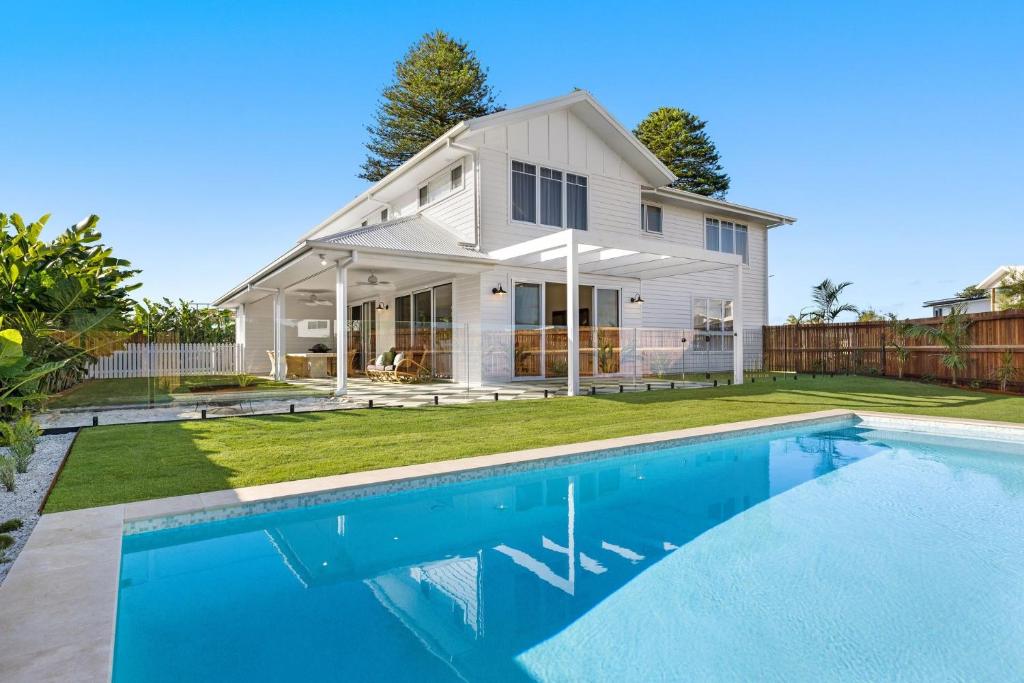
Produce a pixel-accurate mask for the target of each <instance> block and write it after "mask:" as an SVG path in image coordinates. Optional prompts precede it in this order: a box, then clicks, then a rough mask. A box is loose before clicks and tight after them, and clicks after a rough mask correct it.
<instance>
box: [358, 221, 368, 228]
mask: <svg viewBox="0 0 1024 683" xmlns="http://www.w3.org/2000/svg"><path fill="white" fill-rule="evenodd" d="M369 223H370V221H363V222H362V223H360V224H359V227H360V228H365V227H366V226H367V225H369Z"/></svg>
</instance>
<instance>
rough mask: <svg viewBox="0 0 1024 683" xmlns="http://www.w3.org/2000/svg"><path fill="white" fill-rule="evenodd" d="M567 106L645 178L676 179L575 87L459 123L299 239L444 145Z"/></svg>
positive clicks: (654, 182)
mask: <svg viewBox="0 0 1024 683" xmlns="http://www.w3.org/2000/svg"><path fill="white" fill-rule="evenodd" d="M563 108H568V109H571V110H572V112H573V113H574V114H575V115H576V116H578V117H579V118H580V119H581V120H582V121H583V122H584V123H586V124H587V125H588V126H590V127H592V128H594V130H595V131H597V132H598V133H600V134H601V136H602V139H604V140H605V142H606V143H607V144H608V146H609V147H611V148H612V149H613V150H614V151H615V152H616V153H618V154H619V155H620V156H621V157H622V158H623V159H625V160H626V162H627V163H629V164H630V165H631V166H632V167H633V168H635V169H636V170H637V172H638V173H640V175H641V177H642V178H644V180H646V181H647V182H648V183H650V185H651V187H662V186H665V185H668V184H669V183H672V182H673V181H675V179H676V176H675V175H674V174H673V173H672V171H670V170H668V167H667V166H665V164H663V163H661V160H659V159H658V157H656V156H654V153H653V152H651V150H649V149H647V147H645V146H644V144H643V143H642V142H640V141H639V140H637V139H636V136H634V135H633V134H632V133H631V132H629V130H627V129H626V128H625V127H624V126H623V125H622V124H621V123H619V122H618V121H617V120H616V119H615V117H613V116H612V115H611V114H610V113H608V110H607V109H605V108H604V107H603V106H601V104H600V103H599V102H598V101H597V100H596V99H594V96H593V95H591V94H590V93H589V92H587V91H586V90H575V91H573V92H571V93H569V94H568V95H560V96H558V97H552V98H550V99H546V100H541V101H540V102H534V103H533V104H527V105H524V106H522V107H515V108H512V109H505V110H504V111H499V112H495V113H494V114H488V115H486V116H479V117H477V118H475V119H469V120H467V121H462V122H461V123H457V124H455V125H454V126H452V127H451V128H449V129H448V132H446V133H445V134H444V135H442V136H440V137H439V138H437V139H436V140H434V141H433V142H431V143H430V144H429V145H427V146H426V147H424V148H423V149H421V150H420V151H419V152H417V153H416V154H414V155H412V157H410V158H409V160H408V161H406V162H405V163H404V164H402V165H401V166H399V167H398V168H396V169H395V170H393V171H391V173H388V174H387V175H386V176H384V177H383V178H381V179H380V180H378V181H377V182H376V183H374V184H373V185H371V186H370V187H369V188H367V189H366V190H364V191H363V192H361V193H359V194H358V195H356V196H355V197H354V198H353V199H352V200H351V201H350V202H348V203H347V204H345V205H344V206H342V207H341V208H340V209H338V210H337V211H335V212H334V213H332V214H331V215H330V216H328V217H327V218H325V219H324V220H322V221H320V223H318V224H317V225H316V226H315V227H313V228H312V229H311V230H309V231H307V232H306V233H304V234H303V235H302V237H300V238H299V240H298V241H299V242H301V241H302V240H304V239H307V238H309V237H310V236H311V235H314V234H316V233H317V232H319V231H320V230H323V229H324V228H325V227H327V226H328V225H330V224H331V223H332V222H333V221H335V220H336V219H338V218H339V217H341V216H343V215H344V214H346V213H347V212H348V211H349V210H351V209H353V208H354V207H356V206H358V205H359V204H361V203H362V202H364V201H366V200H367V199H372V198H373V195H374V194H375V193H377V192H379V191H381V190H382V189H384V188H385V187H387V186H388V185H390V184H391V183H393V182H395V181H396V180H398V179H399V178H400V177H402V176H403V175H405V174H406V173H407V172H408V171H410V170H411V169H413V168H415V166H416V164H418V163H419V162H420V161H422V160H423V159H425V158H427V157H429V156H430V155H431V154H433V153H434V152H436V151H437V150H439V149H441V148H442V147H445V146H447V145H449V144H451V143H452V142H455V141H456V140H457V139H458V138H459V137H461V136H463V135H468V134H470V133H473V132H478V131H482V130H485V129H487V128H491V127H493V126H499V125H507V124H509V123H514V122H516V121H520V120H526V119H530V118H533V117H535V116H540V115H541V114H545V113H547V112H550V111H556V110H558V109H563Z"/></svg>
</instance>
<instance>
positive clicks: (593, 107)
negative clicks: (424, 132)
mask: <svg viewBox="0 0 1024 683" xmlns="http://www.w3.org/2000/svg"><path fill="white" fill-rule="evenodd" d="M559 109H569V110H570V111H572V113H573V114H575V115H576V116H577V117H579V118H580V119H581V120H582V121H583V122H584V123H585V124H587V125H588V126H589V127H590V128H592V129H593V130H594V131H595V132H596V133H598V134H599V135H600V136H601V139H602V140H603V141H604V142H605V143H606V144H607V145H608V146H609V147H611V148H612V150H614V151H615V152H616V153H617V154H618V155H619V156H621V157H622V158H623V159H625V160H626V162H627V163H628V164H629V165H630V166H632V167H633V168H634V169H636V171H637V172H638V173H639V174H640V176H641V177H642V178H643V179H644V180H646V181H647V182H648V183H650V185H651V187H661V186H663V185H668V184H669V183H672V182H673V181H675V179H676V176H675V174H674V173H672V171H670V170H669V169H668V167H667V166H665V164H663V163H662V162H661V160H660V159H658V157H656V156H655V155H654V153H653V152H651V150H649V149H647V147H646V146H645V145H644V144H643V143H642V142H640V141H639V140H637V138H636V136H635V135H633V133H631V132H630V131H629V130H628V129H627V128H626V127H625V126H623V125H622V124H621V123H619V121H618V120H617V119H616V118H615V117H614V116H612V115H611V114H610V113H609V112H608V110H607V109H605V108H604V107H603V106H601V103H600V102H598V101H597V100H596V99H595V98H594V96H593V95H591V94H590V93H589V92H587V91H586V90H574V91H573V92H571V93H569V94H568V95H561V96H559V97H552V98H551V99H547V100H541V101H540V102H534V103H533V104H528V105H525V106H522V107H516V108H514V109H506V110H504V111H499V112H495V113H494V114H488V115H487V116H480V117H477V118H475V119H470V120H469V121H466V128H467V130H469V131H472V132H477V131H481V130H484V129H487V128H491V127H494V126H507V125H509V124H510V123H516V122H518V121H525V120H528V119H532V118H535V117H538V116H543V115H544V114H547V113H549V112H552V111H557V110H559Z"/></svg>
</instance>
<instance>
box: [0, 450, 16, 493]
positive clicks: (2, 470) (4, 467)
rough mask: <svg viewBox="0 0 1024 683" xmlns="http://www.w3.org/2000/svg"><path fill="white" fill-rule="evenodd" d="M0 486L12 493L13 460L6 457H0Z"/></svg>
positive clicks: (13, 484) (13, 483)
mask: <svg viewBox="0 0 1024 683" xmlns="http://www.w3.org/2000/svg"><path fill="white" fill-rule="evenodd" d="M0 486H3V487H4V488H5V489H7V490H8V491H13V490H14V487H15V482H14V458H12V457H9V456H6V455H2V456H0Z"/></svg>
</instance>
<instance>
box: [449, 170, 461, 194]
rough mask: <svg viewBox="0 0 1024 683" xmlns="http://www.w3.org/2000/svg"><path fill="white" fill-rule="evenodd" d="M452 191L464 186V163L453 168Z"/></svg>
mask: <svg viewBox="0 0 1024 683" xmlns="http://www.w3.org/2000/svg"><path fill="white" fill-rule="evenodd" d="M450 175H451V191H452V192H455V190H458V189H461V188H462V165H461V164H460V165H459V166H456V167H455V168H453V169H452V170H451V174H450Z"/></svg>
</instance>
